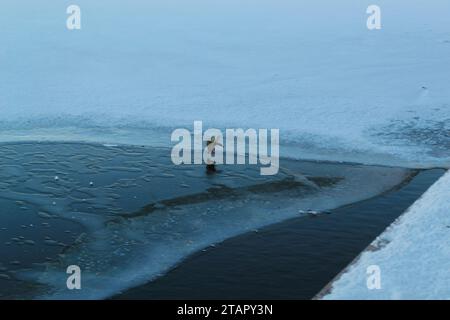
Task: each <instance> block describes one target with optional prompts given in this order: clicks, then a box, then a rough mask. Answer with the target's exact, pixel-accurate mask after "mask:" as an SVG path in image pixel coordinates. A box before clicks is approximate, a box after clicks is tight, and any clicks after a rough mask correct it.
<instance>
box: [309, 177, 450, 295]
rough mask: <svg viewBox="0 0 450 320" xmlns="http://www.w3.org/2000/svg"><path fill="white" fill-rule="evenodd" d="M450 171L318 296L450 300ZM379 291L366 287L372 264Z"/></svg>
mask: <svg viewBox="0 0 450 320" xmlns="http://www.w3.org/2000/svg"><path fill="white" fill-rule="evenodd" d="M449 191H450V171H448V172H447V173H446V174H444V175H443V176H442V177H441V178H440V179H439V180H438V181H437V182H436V183H435V184H434V185H432V186H431V187H430V188H429V189H428V190H427V191H426V192H425V193H424V194H423V195H422V197H421V198H419V199H418V200H417V201H416V202H415V203H414V204H413V205H412V206H411V207H410V208H409V209H408V210H407V211H406V212H405V213H404V214H402V215H401V216H400V217H399V218H398V219H397V220H396V221H395V222H394V223H393V224H392V225H391V226H390V227H388V228H387V229H386V230H385V231H384V232H383V233H382V234H381V235H380V236H379V237H377V239H375V241H374V242H372V244H371V245H370V246H369V247H368V248H367V249H366V250H365V251H363V252H362V253H361V254H360V255H359V256H358V257H357V258H356V259H355V260H354V261H353V262H352V263H351V264H350V265H349V266H348V267H347V268H346V269H344V270H343V271H342V272H341V273H340V274H339V275H338V276H337V277H336V278H335V279H334V280H332V281H331V282H330V283H329V284H328V285H327V286H326V287H325V288H324V289H323V290H322V291H321V292H320V293H319V294H318V295H317V296H316V298H317V299H325V300H329V299H331V300H334V299H336V300H341V299H342V300H347V299H364V300H365V299H383V300H384V299H450V292H449V291H448V288H450V277H449V270H450V247H449V246H448V244H449V243H450V215H449V213H450V201H448V197H446V194H448V193H449ZM374 265H375V266H377V267H379V270H380V283H381V286H380V289H368V286H367V278H368V277H369V274H368V267H370V266H374Z"/></svg>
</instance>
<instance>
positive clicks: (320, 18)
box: [0, 0, 450, 167]
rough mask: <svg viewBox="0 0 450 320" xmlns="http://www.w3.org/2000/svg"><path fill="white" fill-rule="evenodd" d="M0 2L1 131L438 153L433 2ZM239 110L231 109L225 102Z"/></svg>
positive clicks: (437, 161)
mask: <svg viewBox="0 0 450 320" xmlns="http://www.w3.org/2000/svg"><path fill="white" fill-rule="evenodd" d="M68 4H69V3H65V2H62V3H59V4H55V3H54V1H49V0H43V1H39V2H36V1H12V0H7V1H3V2H2V5H1V6H2V13H3V14H4V17H2V19H0V38H1V39H2V45H1V47H0V70H1V73H0V110H1V115H2V116H1V121H0V140H1V141H12V140H42V139H47V140H87V141H97V142H98V141H101V142H107V143H139V144H147V145H154V144H155V143H156V142H155V140H158V141H159V143H161V144H165V145H168V144H169V137H170V132H171V130H172V129H173V128H175V127H180V126H182V127H188V128H191V126H192V124H193V121H194V120H203V121H204V123H205V126H210V127H211V126H216V127H220V128H225V127H231V128H235V127H243V128H248V127H252V128H279V129H280V130H281V140H282V144H283V147H282V152H284V154H285V156H291V157H295V158H302V159H324V160H344V161H355V162H362V163H373V164H388V165H403V166H408V167H432V166H444V167H448V166H449V165H450V155H449V152H448V148H449V140H450V137H449V133H448V132H449V123H450V105H449V101H450V88H449V83H450V20H449V19H448V12H449V11H450V3H449V2H447V1H437V0H435V1H428V2H423V1H418V0H416V1H405V0H399V1H385V0H380V1H377V4H378V5H379V6H380V7H381V10H382V29H381V30H378V31H370V30H368V29H367V28H366V19H367V16H368V15H367V14H366V8H367V6H368V5H369V4H372V3H369V2H367V1H357V0H348V1H330V0H320V1H309V2H306V1H301V2H300V1H293V0H292V1H291V0H281V1H273V0H263V1H255V0H246V1H245V2H244V3H243V2H242V1H237V0H227V1H214V2H211V1H206V0H189V1H181V0H172V1H162V0H156V1H151V2H144V1H136V0H132V1H127V3H126V5H125V4H123V2H122V1H117V0H114V1H105V0H103V1H87V0H79V1H77V4H78V5H79V6H80V7H81V10H82V29H81V30H79V31H69V30H67V29H66V28H65V20H66V17H67V15H66V14H65V9H66V5H68ZM237 115H239V116H237Z"/></svg>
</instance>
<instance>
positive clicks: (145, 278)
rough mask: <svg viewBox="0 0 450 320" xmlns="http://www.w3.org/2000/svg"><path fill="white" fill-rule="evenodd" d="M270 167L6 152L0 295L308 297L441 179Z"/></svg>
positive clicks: (133, 150) (0, 157) (299, 164)
mask: <svg viewBox="0 0 450 320" xmlns="http://www.w3.org/2000/svg"><path fill="white" fill-rule="evenodd" d="M280 161H281V162H280V163H281V165H282V170H281V171H280V173H279V174H278V175H276V176H268V177H267V176H266V177H264V176H260V175H259V167H257V166H256V167H255V166H221V168H220V169H221V171H220V172H219V173H217V174H215V175H207V174H206V173H205V168H204V167H203V166H174V165H173V164H172V163H171V161H170V149H167V148H166V149H164V148H146V147H132V146H103V145H98V144H81V143H16V144H3V145H2V146H1V148H0V162H1V167H0V206H1V210H0V253H1V255H0V298H7V299H17V298H19V299H20V298H47V299H52V298H69V299H70V298H76V299H79V298H107V297H110V296H114V295H115V296H116V297H119V298H145V299H152V298H310V297H312V296H313V295H314V294H315V293H317V292H318V291H319V290H320V289H321V288H322V287H323V286H324V285H325V284H326V283H327V282H328V281H329V280H331V278H332V277H333V276H334V275H336V274H337V273H338V272H339V271H340V270H341V269H342V268H343V267H344V266H345V265H346V264H347V263H348V262H349V261H351V260H352V259H353V258H354V257H355V256H356V255H357V254H358V253H359V252H360V251H361V250H362V249H363V248H364V247H365V246H366V245H367V244H368V243H369V242H370V241H371V240H372V239H373V238H375V237H376V236H377V235H378V234H379V233H380V232H381V231H382V230H383V229H384V228H385V227H386V226H387V225H389V224H390V223H391V222H392V221H393V220H394V219H395V218H396V217H397V216H398V215H400V214H401V213H402V212H403V211H404V210H405V209H406V208H407V207H408V206H409V205H410V204H412V203H413V202H414V201H415V200H416V199H417V198H418V197H419V196H420V195H421V194H422V193H423V192H424V191H425V190H426V189H427V188H428V187H429V186H430V185H431V184H432V183H433V182H434V181H435V180H436V179H437V178H438V176H439V175H440V174H442V170H429V171H422V172H420V173H419V174H418V175H416V174H417V173H418V171H414V170H409V169H402V168H390V167H375V166H362V165H356V164H345V163H320V162H307V161H296V160H290V159H286V158H282V159H281V160H280ZM400 186H401V187H400ZM393 188H395V190H392V189H393ZM380 194H381V196H379V195H380ZM377 195H378V196H377ZM375 196H377V197H375ZM374 197H375V198H374ZM370 198H372V199H371V200H367V201H363V202H358V201H360V200H363V199H370ZM355 202H357V203H355ZM350 203H354V204H352V205H350V206H344V205H346V204H350ZM343 206H344V207H343ZM336 207H341V208H340V209H336V210H333V211H332V212H331V213H330V212H328V210H327V209H328V208H336ZM308 209H312V210H315V211H317V212H322V213H321V214H318V215H310V214H306V213H305V211H307V210H308ZM294 217H298V218H295V219H292V218H294ZM281 221H284V222H282V223H279V222H281ZM256 231H257V232H256ZM227 239H230V240H227ZM72 264H76V265H79V266H80V268H81V270H82V272H83V273H82V274H83V276H82V279H83V280H82V290H79V291H70V290H68V289H67V288H66V279H67V274H66V272H65V271H66V268H67V266H69V265H72ZM146 282H147V283H148V284H147V285H143V284H145V283H146ZM142 285H143V286H142ZM133 287H134V288H135V289H131V290H129V291H126V290H127V289H130V288H133ZM98 288H100V289H98ZM119 292H125V293H123V294H122V295H120V294H119V295H118V293H119Z"/></svg>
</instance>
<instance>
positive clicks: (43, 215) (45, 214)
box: [38, 211, 53, 219]
mask: <svg viewBox="0 0 450 320" xmlns="http://www.w3.org/2000/svg"><path fill="white" fill-rule="evenodd" d="M38 216H39V217H41V218H44V219H51V218H53V216H52V215H51V214H49V213H47V212H43V211H39V212H38Z"/></svg>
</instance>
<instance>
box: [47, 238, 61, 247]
mask: <svg viewBox="0 0 450 320" xmlns="http://www.w3.org/2000/svg"><path fill="white" fill-rule="evenodd" d="M44 243H45V244H46V245H48V246H57V245H59V243H58V241H55V240H52V239H46V240H44Z"/></svg>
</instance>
